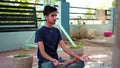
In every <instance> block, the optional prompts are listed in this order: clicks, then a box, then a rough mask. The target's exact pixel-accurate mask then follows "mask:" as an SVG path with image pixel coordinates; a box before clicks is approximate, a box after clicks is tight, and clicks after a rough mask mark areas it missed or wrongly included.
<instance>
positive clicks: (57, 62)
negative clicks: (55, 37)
mask: <svg viewBox="0 0 120 68" xmlns="http://www.w3.org/2000/svg"><path fill="white" fill-rule="evenodd" d="M53 64H54V65H55V66H60V65H63V64H64V63H60V62H59V61H58V60H56V59H55V60H54V61H53Z"/></svg>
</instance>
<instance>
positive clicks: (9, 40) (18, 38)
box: [0, 31, 34, 52]
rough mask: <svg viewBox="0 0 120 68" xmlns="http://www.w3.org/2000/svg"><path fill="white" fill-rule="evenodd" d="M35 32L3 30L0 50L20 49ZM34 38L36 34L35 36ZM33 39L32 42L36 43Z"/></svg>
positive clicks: (0, 38) (0, 34) (0, 37)
mask: <svg viewBox="0 0 120 68" xmlns="http://www.w3.org/2000/svg"><path fill="white" fill-rule="evenodd" d="M32 33H33V32H31V31H26V32H1V33H0V52H1V51H8V50H14V49H19V48H21V47H23V46H24V45H25V42H26V41H27V40H28V39H29V38H30V36H31V34H32ZM33 39H34V36H33ZM33 39H32V40H31V42H30V43H34V41H33Z"/></svg>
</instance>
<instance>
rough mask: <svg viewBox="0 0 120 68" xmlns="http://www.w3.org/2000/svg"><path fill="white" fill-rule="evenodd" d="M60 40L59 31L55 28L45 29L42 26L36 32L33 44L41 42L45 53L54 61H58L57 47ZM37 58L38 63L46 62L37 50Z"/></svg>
mask: <svg viewBox="0 0 120 68" xmlns="http://www.w3.org/2000/svg"><path fill="white" fill-rule="evenodd" d="M60 40H61V35H60V31H59V30H58V29H57V28H55V27H52V28H47V27H45V26H43V27H41V28H40V29H39V30H37V31H36V34H35V42H36V43H37V42H40V41H42V42H43V44H44V48H45V52H46V53H47V54H48V55H49V56H51V57H52V58H54V59H58V54H57V47H58V43H59V41H60ZM37 56H38V59H39V62H43V61H46V59H45V58H43V57H42V55H41V53H40V50H39V49H38V53H37Z"/></svg>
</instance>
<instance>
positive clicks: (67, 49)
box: [59, 40, 90, 61]
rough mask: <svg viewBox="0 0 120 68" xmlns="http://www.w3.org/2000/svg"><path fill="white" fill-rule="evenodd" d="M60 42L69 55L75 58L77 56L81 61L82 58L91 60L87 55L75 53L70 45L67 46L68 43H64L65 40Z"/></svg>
mask: <svg viewBox="0 0 120 68" xmlns="http://www.w3.org/2000/svg"><path fill="white" fill-rule="evenodd" d="M59 43H60V46H61V48H62V49H63V50H64V51H65V52H66V53H67V54H69V55H71V56H73V57H74V58H76V60H78V61H80V60H82V61H90V58H89V57H87V56H79V55H77V54H76V53H74V52H73V51H72V50H70V49H69V48H68V47H66V45H65V43H64V41H63V40H61V41H60V42H59ZM74 58H73V59H74ZM71 61H72V60H71Z"/></svg>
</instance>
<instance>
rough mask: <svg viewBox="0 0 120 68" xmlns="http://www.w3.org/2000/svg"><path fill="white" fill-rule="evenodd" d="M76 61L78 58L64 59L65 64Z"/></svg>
mask: <svg viewBox="0 0 120 68" xmlns="http://www.w3.org/2000/svg"><path fill="white" fill-rule="evenodd" d="M77 61H78V59H76V58H72V59H70V60H67V61H65V65H69V64H72V63H75V62H77Z"/></svg>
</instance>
